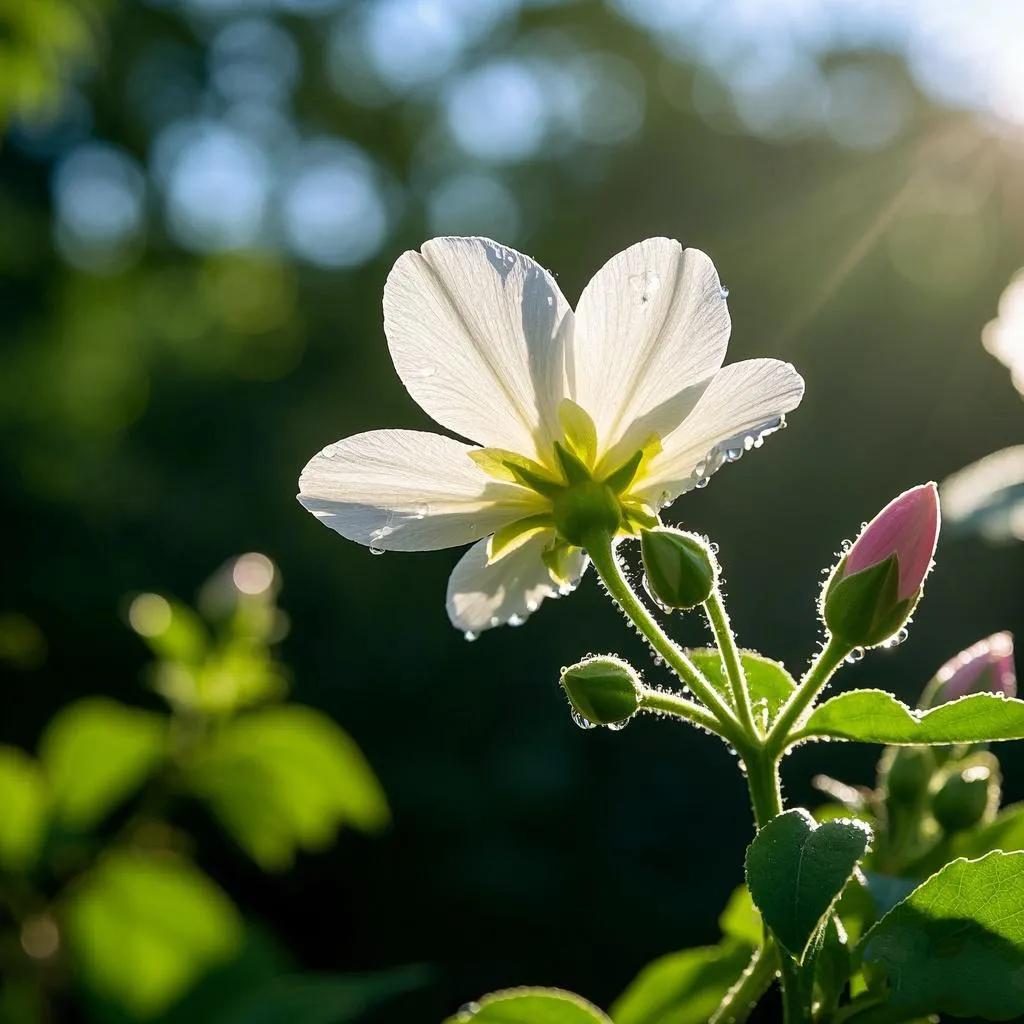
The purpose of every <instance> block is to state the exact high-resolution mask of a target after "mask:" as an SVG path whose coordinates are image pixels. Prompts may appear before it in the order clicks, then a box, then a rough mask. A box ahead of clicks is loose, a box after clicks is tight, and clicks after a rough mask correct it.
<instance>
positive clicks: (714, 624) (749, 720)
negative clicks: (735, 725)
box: [704, 584, 759, 737]
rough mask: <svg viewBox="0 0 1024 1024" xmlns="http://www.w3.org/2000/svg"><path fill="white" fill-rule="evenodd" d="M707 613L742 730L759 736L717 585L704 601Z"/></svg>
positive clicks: (730, 628) (737, 652)
mask: <svg viewBox="0 0 1024 1024" xmlns="http://www.w3.org/2000/svg"><path fill="white" fill-rule="evenodd" d="M704 613H705V614H706V615H707V617H708V622H709V623H710V625H711V631H712V632H713V633H714V634H715V643H717V644H718V650H719V653H720V654H721V656H722V664H723V665H724V666H725V673H726V676H727V677H728V679H729V686H730V687H731V688H732V695H733V700H734V702H735V704H736V711H737V717H738V718H739V721H740V725H741V726H743V731H744V732H745V733H746V734H747V735H748V736H752V737H753V736H758V735H759V730H758V728H757V726H756V725H755V724H754V715H753V711H752V709H751V706H750V690H749V689H748V687H747V677H746V674H745V673H744V671H743V663H742V662H741V661H740V653H739V651H738V650H737V649H736V637H735V636H734V635H733V632H732V626H731V625H730V623H729V613H728V612H727V611H726V610H725V602H724V601H723V600H722V592H721V591H720V590H719V589H718V585H717V584H716V585H715V587H714V589H713V590H712V591H711V596H710V597H709V598H708V599H707V601H705V602H704Z"/></svg>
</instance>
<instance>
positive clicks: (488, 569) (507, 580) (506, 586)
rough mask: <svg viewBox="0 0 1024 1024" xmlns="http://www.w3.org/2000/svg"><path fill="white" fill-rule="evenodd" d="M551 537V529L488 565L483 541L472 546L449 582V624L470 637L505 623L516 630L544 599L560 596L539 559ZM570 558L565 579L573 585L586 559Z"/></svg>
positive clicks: (580, 555) (575, 555) (577, 554)
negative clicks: (450, 622) (570, 562)
mask: <svg viewBox="0 0 1024 1024" xmlns="http://www.w3.org/2000/svg"><path fill="white" fill-rule="evenodd" d="M552 539H553V534H552V532H551V531H546V532H545V533H542V534H538V535H537V536H535V537H531V538H530V540H529V541H527V543H525V544H524V545H523V546H522V547H520V548H517V549H516V550H515V551H512V552H510V553H509V554H507V555H505V557H504V558H501V559H499V560H498V561H497V562H492V563H491V564H490V565H488V564H487V541H485V540H482V541H480V542H479V543H477V544H474V545H473V546H472V547H471V548H470V549H469V550H468V551H467V552H466V553H465V554H464V555H463V556H462V558H461V559H460V560H459V563H458V565H456V566H455V568H454V569H453V570H452V575H451V578H450V579H449V580H448V617H449V618H450V619H451V620H452V625H453V626H455V627H456V628H457V629H462V630H465V631H466V632H468V633H479V632H480V631H481V630H484V629H489V628H490V627H492V626H500V625H502V624H503V623H506V622H507V623H509V625H514V626H518V625H521V624H522V623H523V622H525V621H526V619H527V617H528V616H529V615H530V614H531V612H534V611H536V610H537V608H538V607H539V606H540V603H541V602H542V601H543V600H544V598H546V597H558V596H559V594H560V593H561V591H560V590H559V588H558V586H557V584H555V583H554V582H553V581H552V579H551V574H550V573H549V572H548V569H547V566H546V565H545V564H544V562H543V560H542V558H541V553H542V552H543V550H544V548H545V547H546V546H548V545H549V544H551V542H552ZM570 557H571V559H572V564H571V565H570V566H569V571H568V574H567V575H568V576H569V578H570V579H571V580H572V585H575V583H576V581H578V580H579V578H580V577H581V576H582V575H583V573H584V571H585V570H586V568H587V556H586V555H585V554H584V553H583V552H582V551H580V550H578V549H576V550H574V551H573V552H572V554H571V556H570Z"/></svg>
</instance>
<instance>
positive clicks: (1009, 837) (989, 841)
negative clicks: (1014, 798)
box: [953, 804, 1024, 857]
mask: <svg viewBox="0 0 1024 1024" xmlns="http://www.w3.org/2000/svg"><path fill="white" fill-rule="evenodd" d="M992 850H1002V851H1003V852H1004V853H1011V852H1012V851H1014V850H1024V804H1011V805H1010V806H1009V807H1004V808H1003V809H1002V810H1001V811H1000V812H999V813H998V814H997V815H996V817H995V818H994V819H993V820H992V821H990V822H988V824H986V825H980V826H978V827H977V828H973V829H971V830H970V831H968V832H961V833H960V834H959V835H957V837H956V839H955V841H954V844H953V852H954V853H955V855H956V856H957V857H981V856H982V855H983V854H986V853H990V852H991V851H992Z"/></svg>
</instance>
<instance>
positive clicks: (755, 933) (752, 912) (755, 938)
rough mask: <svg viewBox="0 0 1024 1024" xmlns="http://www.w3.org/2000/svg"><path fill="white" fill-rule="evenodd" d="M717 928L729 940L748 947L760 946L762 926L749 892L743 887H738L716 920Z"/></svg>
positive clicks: (762, 933) (762, 932)
mask: <svg viewBox="0 0 1024 1024" xmlns="http://www.w3.org/2000/svg"><path fill="white" fill-rule="evenodd" d="M718 927H719V928H721V929H722V934H723V935H725V936H726V937H728V938H730V939H737V940H738V941H739V942H745V943H746V944H747V945H748V946H760V945H761V939H762V937H763V935H764V925H763V923H762V921H761V915H760V914H759V913H758V910H757V907H755V906H754V901H753V900H752V899H751V898H750V890H749V889H748V888H747V887H746V886H745V885H738V886H737V887H736V888H735V889H734V890H733V893H732V895H731V896H730V897H729V902H728V903H727V904H726V905H725V910H723V911H722V916H721V917H719V919H718Z"/></svg>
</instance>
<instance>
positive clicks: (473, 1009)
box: [455, 1003, 480, 1021]
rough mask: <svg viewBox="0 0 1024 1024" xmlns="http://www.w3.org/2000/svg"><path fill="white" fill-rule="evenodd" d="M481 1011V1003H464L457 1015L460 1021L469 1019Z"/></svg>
mask: <svg viewBox="0 0 1024 1024" xmlns="http://www.w3.org/2000/svg"><path fill="white" fill-rule="evenodd" d="M479 1012H480V1004H479V1003H463V1004H462V1006H460V1007H459V1012H458V1013H457V1014H456V1015H455V1016H456V1019H458V1020H459V1021H468V1020H470V1019H471V1018H473V1017H475V1016H476V1015H477V1014H478V1013H479Z"/></svg>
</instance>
